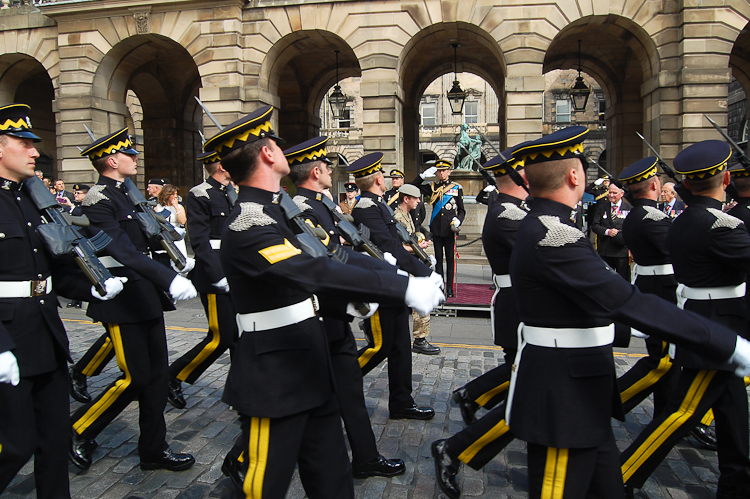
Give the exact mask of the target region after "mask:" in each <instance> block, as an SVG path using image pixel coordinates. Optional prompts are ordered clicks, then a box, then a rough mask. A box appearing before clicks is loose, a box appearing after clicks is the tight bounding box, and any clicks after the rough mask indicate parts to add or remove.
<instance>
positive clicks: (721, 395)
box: [621, 367, 750, 492]
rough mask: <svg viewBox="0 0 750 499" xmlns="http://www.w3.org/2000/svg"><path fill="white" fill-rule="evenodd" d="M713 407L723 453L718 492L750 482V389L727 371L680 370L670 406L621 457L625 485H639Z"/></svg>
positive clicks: (719, 445)
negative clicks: (749, 408) (749, 394)
mask: <svg viewBox="0 0 750 499" xmlns="http://www.w3.org/2000/svg"><path fill="white" fill-rule="evenodd" d="M708 409H713V412H714V416H715V417H716V439H717V446H718V457H719V472H720V473H721V476H720V477H719V492H721V490H722V488H723V487H729V488H736V487H740V486H744V487H748V486H750V480H749V479H748V477H750V474H748V471H749V470H750V457H748V452H749V450H748V438H750V435H748V426H747V392H746V391H745V382H744V380H743V379H742V378H740V377H738V376H735V374H734V373H732V372H728V371H707V370H698V369H689V368H684V367H683V368H682V371H680V373H679V375H678V381H677V388H676V389H675V390H674V391H673V393H672V397H670V400H669V404H668V406H667V410H666V411H665V412H664V413H663V414H661V415H659V416H658V417H655V418H654V419H653V420H652V421H651V423H650V424H649V425H648V426H647V427H646V428H644V429H643V431H642V432H641V434H640V435H638V438H636V439H635V441H633V443H632V444H630V447H628V448H627V449H625V450H624V451H623V453H622V456H621V462H622V476H623V479H624V480H625V483H626V484H628V485H632V486H633V487H635V488H641V487H642V486H643V484H644V483H645V482H646V480H647V479H648V477H649V476H650V475H651V473H652V472H653V471H654V470H655V469H656V467H657V466H659V463H661V461H662V460H663V459H664V457H665V456H666V455H667V454H668V453H669V451H670V450H671V449H672V447H674V445H675V444H676V443H677V442H679V441H680V440H681V439H682V438H683V437H684V436H686V435H687V434H688V433H689V432H690V430H692V429H693V428H694V427H695V426H696V425H697V424H698V423H699V422H700V420H701V418H702V417H703V416H704V415H705V414H706V411H707V410H708Z"/></svg>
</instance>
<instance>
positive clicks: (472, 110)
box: [464, 101, 479, 123]
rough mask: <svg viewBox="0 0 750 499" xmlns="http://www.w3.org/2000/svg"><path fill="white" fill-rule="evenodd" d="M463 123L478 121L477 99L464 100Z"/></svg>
mask: <svg viewBox="0 0 750 499" xmlns="http://www.w3.org/2000/svg"><path fill="white" fill-rule="evenodd" d="M464 123H479V101H466V103H465V104H464Z"/></svg>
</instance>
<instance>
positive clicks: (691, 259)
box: [668, 196, 750, 370]
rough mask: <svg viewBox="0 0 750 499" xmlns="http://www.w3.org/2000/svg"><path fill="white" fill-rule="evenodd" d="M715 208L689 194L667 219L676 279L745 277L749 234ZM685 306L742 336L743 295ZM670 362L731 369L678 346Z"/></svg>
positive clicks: (726, 281)
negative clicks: (684, 206)
mask: <svg viewBox="0 0 750 499" xmlns="http://www.w3.org/2000/svg"><path fill="white" fill-rule="evenodd" d="M721 208H722V205H721V202H720V201H717V200H715V199H712V198H708V197H705V196H693V198H692V199H691V200H690V206H688V208H687V209H686V210H685V212H684V213H683V214H682V215H680V216H679V217H677V218H675V219H674V221H673V222H672V227H671V229H670V230H669V236H668V241H669V253H670V255H671V256H672V265H673V266H674V272H675V277H676V278H677V282H679V283H681V284H684V285H686V286H689V287H693V288H703V287H718V286H737V285H739V284H742V283H743V282H745V280H746V277H747V273H748V271H750V235H748V233H747V230H746V229H745V224H744V223H743V222H742V220H740V219H739V218H736V217H733V216H731V215H728V214H726V213H724V212H722V211H721ZM685 310H692V311H695V312H697V313H699V314H701V315H703V316H705V317H710V318H711V319H713V320H715V321H717V322H719V323H721V324H724V325H726V326H727V327H729V328H731V329H732V330H733V331H735V332H737V333H738V334H741V335H742V336H747V307H746V304H745V300H744V299H743V298H728V299H723V300H688V301H687V302H686V303H685ZM722 360H723V359H722ZM675 362H677V363H678V364H680V365H682V366H686V367H690V368H695V369H721V370H734V369H733V368H731V367H730V366H728V365H726V364H723V363H721V362H715V361H713V360H711V359H707V358H705V356H704V355H701V354H700V353H693V352H690V351H687V350H685V349H684V348H679V347H678V348H677V355H676V357H675Z"/></svg>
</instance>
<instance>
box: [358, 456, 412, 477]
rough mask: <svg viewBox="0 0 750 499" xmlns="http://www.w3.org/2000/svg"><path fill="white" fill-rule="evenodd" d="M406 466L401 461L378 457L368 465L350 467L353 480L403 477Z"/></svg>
mask: <svg viewBox="0 0 750 499" xmlns="http://www.w3.org/2000/svg"><path fill="white" fill-rule="evenodd" d="M404 471H406V465H405V464H404V462H403V461H402V460H401V459H386V458H385V457H383V456H378V457H376V458H375V459H373V460H372V461H370V462H369V463H365V464H356V465H354V464H353V465H352V474H353V475H354V478H367V477H371V476H396V475H403V474H404Z"/></svg>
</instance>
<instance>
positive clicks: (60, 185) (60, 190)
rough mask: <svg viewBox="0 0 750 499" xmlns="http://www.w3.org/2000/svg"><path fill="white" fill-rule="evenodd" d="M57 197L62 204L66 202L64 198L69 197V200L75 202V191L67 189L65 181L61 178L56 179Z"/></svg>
mask: <svg viewBox="0 0 750 499" xmlns="http://www.w3.org/2000/svg"><path fill="white" fill-rule="evenodd" d="M55 197H56V198H57V201H58V202H59V203H60V204H66V203H65V202H64V201H63V200H62V198H67V199H68V201H69V202H71V203H72V202H73V193H72V192H70V191H66V190H65V182H63V181H62V180H60V179H57V180H55Z"/></svg>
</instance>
